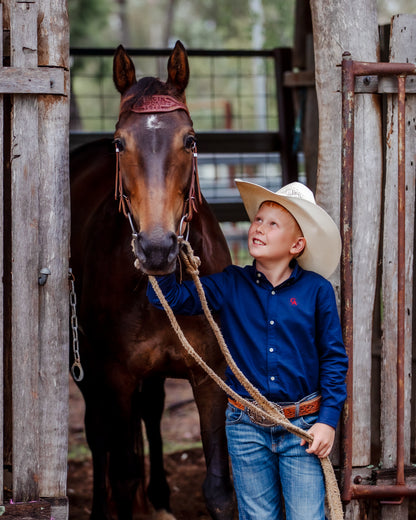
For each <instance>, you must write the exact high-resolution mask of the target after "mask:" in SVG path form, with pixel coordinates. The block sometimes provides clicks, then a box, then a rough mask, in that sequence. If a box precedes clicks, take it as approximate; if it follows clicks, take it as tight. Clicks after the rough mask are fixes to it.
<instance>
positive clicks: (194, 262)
mask: <svg viewBox="0 0 416 520" xmlns="http://www.w3.org/2000/svg"><path fill="white" fill-rule="evenodd" d="M181 246H183V247H181V249H180V255H181V259H182V260H183V262H184V264H185V266H186V270H187V271H188V273H189V274H190V275H191V277H192V279H193V281H194V283H195V286H196V289H197V291H198V296H199V298H200V300H201V305H202V308H203V311H204V314H205V316H206V318H207V320H208V322H209V324H210V326H211V328H212V330H213V332H214V335H215V337H216V339H217V342H218V344H219V346H220V349H221V352H222V353H223V355H224V357H225V359H226V361H227V363H228V365H229V367H230V368H231V370H232V371H233V373H234V374H235V376H236V377H237V379H238V380H239V381H240V383H241V384H242V385H243V387H244V388H245V389H246V390H247V392H248V393H249V394H250V395H251V397H252V398H253V399H254V400H255V401H256V403H257V404H258V405H259V406H257V405H256V404H255V403H253V402H251V401H248V400H247V399H244V398H242V397H241V396H240V395H239V394H237V393H236V392H235V391H234V390H232V389H231V388H230V387H229V386H228V385H227V384H226V383H225V382H224V381H223V380H222V379H221V377H220V376H219V375H218V374H217V373H216V372H214V370H212V368H211V367H209V366H208V365H207V364H206V362H205V361H204V360H203V359H202V358H201V357H200V356H199V354H198V353H197V352H195V350H194V348H193V347H192V345H191V344H190V343H189V342H188V340H187V339H186V337H185V335H184V333H183V331H182V329H181V327H180V326H179V324H178V322H177V320H176V317H175V315H174V314H173V311H172V309H171V308H170V306H169V304H168V302H167V301H166V298H165V297H164V295H163V293H162V291H161V289H160V287H159V285H158V283H157V281H156V279H155V278H154V277H153V276H149V281H150V283H151V285H152V287H153V290H154V291H155V293H156V295H157V297H158V298H159V300H160V302H161V304H162V306H163V308H164V310H165V312H166V314H167V316H168V318H169V321H170V323H171V325H172V327H173V329H174V331H175V333H176V334H177V336H178V338H179V340H180V341H181V343H182V345H183V347H184V348H185V350H186V352H187V353H188V354H189V355H190V356H191V357H192V358H193V359H194V360H195V361H196V362H197V363H198V365H200V366H201V368H203V370H205V372H206V373H207V374H208V375H209V376H210V377H211V378H212V379H213V380H214V381H215V382H216V383H217V385H218V386H219V387H220V388H222V390H224V392H225V393H226V394H228V395H229V396H230V397H232V398H233V399H235V400H237V401H239V402H240V403H242V404H243V405H244V406H246V407H247V408H248V409H249V410H251V411H253V412H254V413H261V414H262V415H263V416H264V417H266V418H267V419H269V420H270V421H272V422H273V423H275V424H276V425H279V426H283V427H284V428H286V430H287V431H289V432H291V433H293V434H294V435H297V436H298V437H300V438H301V439H304V440H305V441H307V442H308V443H310V442H312V440H313V437H312V436H311V435H310V434H309V433H307V432H305V431H304V430H302V429H301V428H298V427H297V426H294V425H293V424H292V423H291V422H290V421H289V420H288V419H286V417H285V416H284V414H283V413H281V412H280V411H279V410H278V409H277V408H276V407H275V406H274V405H273V403H271V402H270V401H268V400H267V399H266V398H265V397H264V396H263V395H262V394H261V393H260V392H259V390H258V389H257V388H256V387H255V386H253V385H252V384H251V383H250V382H249V381H248V380H247V378H246V377H245V376H244V374H243V373H242V372H241V370H240V369H239V368H238V366H237V365H236V363H235V361H234V360H233V358H232V357H231V354H230V351H229V350H228V347H227V345H226V343H225V340H224V337H223V335H222V333H221V330H220V328H219V326H218V324H217V322H216V321H215V320H214V318H213V316H212V314H211V311H210V309H209V307H208V303H207V300H206V297H205V293H204V289H203V287H202V284H201V281H200V279H199V270H198V268H199V266H200V263H201V261H200V259H199V258H198V257H197V256H195V255H194V252H193V250H192V247H191V245H190V244H189V242H188V241H186V240H183V239H181ZM135 266H136V267H137V268H139V265H138V262H137V260H136V262H135ZM259 407H260V408H259ZM319 460H320V462H321V466H322V470H323V474H324V479H325V489H326V500H327V505H328V510H329V514H330V518H331V520H343V518H344V513H343V509H342V504H341V497H340V493H339V488H338V484H337V480H336V477H335V473H334V469H333V467H332V464H331V461H330V460H329V458H328V457H325V458H322V459H319Z"/></svg>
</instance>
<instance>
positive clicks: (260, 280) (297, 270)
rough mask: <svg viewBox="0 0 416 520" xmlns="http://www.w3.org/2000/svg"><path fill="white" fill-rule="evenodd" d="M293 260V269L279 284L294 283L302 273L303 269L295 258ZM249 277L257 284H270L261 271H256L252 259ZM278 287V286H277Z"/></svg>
mask: <svg viewBox="0 0 416 520" xmlns="http://www.w3.org/2000/svg"><path fill="white" fill-rule="evenodd" d="M293 262H294V264H295V265H294V267H293V271H292V273H291V275H290V276H289V278H288V279H287V280H285V281H284V282H283V283H282V284H280V285H289V284H290V285H291V284H292V283H294V282H295V281H296V280H297V279H298V278H299V277H300V276H301V274H302V272H303V269H302V267H301V266H300V265H299V264H298V262H297V260H295V259H294V260H293ZM250 271H251V273H250V274H251V278H252V279H253V281H254V282H255V283H257V284H258V285H260V286H263V287H266V286H269V287H270V286H272V284H271V283H270V282H269V280H268V279H267V278H266V277H265V276H264V274H263V273H261V272H260V271H258V270H257V269H256V261H255V260H253V264H252V266H251V269H250ZM278 287H279V286H278Z"/></svg>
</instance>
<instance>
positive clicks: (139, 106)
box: [114, 95, 202, 239]
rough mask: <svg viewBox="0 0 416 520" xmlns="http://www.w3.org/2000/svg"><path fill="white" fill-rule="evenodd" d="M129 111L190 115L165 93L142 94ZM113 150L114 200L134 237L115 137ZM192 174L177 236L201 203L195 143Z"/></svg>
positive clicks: (181, 104)
mask: <svg viewBox="0 0 416 520" xmlns="http://www.w3.org/2000/svg"><path fill="white" fill-rule="evenodd" d="M123 108H124V107H123V104H122V107H121V111H120V112H123V111H125V110H123ZM128 110H130V111H131V112H136V113H138V114H155V113H161V112H173V111H174V110H184V111H185V112H186V113H187V114H188V116H189V117H190V114H189V110H188V107H187V106H186V105H185V103H182V102H180V101H178V100H177V99H175V98H174V97H173V96H167V95H154V96H144V97H142V98H140V99H139V100H138V101H136V103H134V104H133V105H132V106H131V107H129V108H128ZM114 145H115V151H116V179H115V193H114V198H115V200H117V199H118V200H119V207H118V208H119V211H120V212H123V214H124V216H125V217H127V218H128V220H129V223H130V227H131V230H132V235H133V238H134V239H136V238H137V236H138V232H137V230H136V228H135V226H134V220H133V217H132V208H131V203H130V199H129V198H128V196H127V195H125V194H124V190H123V179H122V175H121V169H120V157H119V156H120V148H119V143H118V141H117V139H115V140H114ZM191 151H192V154H193V157H192V174H191V175H192V176H191V182H190V186H189V192H188V197H187V198H186V199H185V202H184V207H183V212H182V217H181V220H180V224H179V229H178V233H177V234H178V237H180V238H182V237H183V234H184V232H185V230H186V227H188V234H189V225H188V226H186V224H189V223H190V222H191V220H192V217H193V215H194V213H197V212H198V206H199V205H201V204H202V194H201V187H200V184H199V175H198V152H197V147H196V143H194V145H193V146H192V149H191Z"/></svg>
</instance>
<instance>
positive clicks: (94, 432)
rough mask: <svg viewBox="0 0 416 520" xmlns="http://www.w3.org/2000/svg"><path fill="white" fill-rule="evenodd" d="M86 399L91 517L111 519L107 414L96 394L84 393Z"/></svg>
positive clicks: (93, 519)
mask: <svg viewBox="0 0 416 520" xmlns="http://www.w3.org/2000/svg"><path fill="white" fill-rule="evenodd" d="M94 393H95V392H94ZM101 397H102V396H101ZM84 399H85V433H86V437H87V442H88V445H89V447H90V450H91V454H92V465H93V498H92V510H91V516H90V518H91V520H111V518H112V517H111V514H110V511H109V508H108V505H109V503H108V493H107V480H106V475H107V470H108V462H107V453H108V450H109V439H108V436H107V433H108V425H107V424H106V419H105V418H106V415H105V413H104V410H102V404H103V401H101V400H99V399H97V397H96V396H95V398H94V395H93V394H91V393H90V392H88V393H85V394H84Z"/></svg>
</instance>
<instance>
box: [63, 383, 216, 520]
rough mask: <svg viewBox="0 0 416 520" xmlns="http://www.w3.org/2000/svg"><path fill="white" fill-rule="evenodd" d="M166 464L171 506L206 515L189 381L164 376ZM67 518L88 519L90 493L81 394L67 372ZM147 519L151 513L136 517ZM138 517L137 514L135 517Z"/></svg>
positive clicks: (186, 516)
mask: <svg viewBox="0 0 416 520" xmlns="http://www.w3.org/2000/svg"><path fill="white" fill-rule="evenodd" d="M162 431H163V439H164V443H165V467H166V471H167V475H168V481H169V484H170V489H171V506H172V510H173V513H174V515H175V517H176V519H177V520H209V519H210V517H209V516H208V513H207V511H206V508H205V504H204V501H203V497H202V491H201V488H202V481H203V479H204V474H205V462H204V458H203V454H202V448H201V438H200V433H199V420H198V412H197V409H196V406H195V403H194V402H193V400H192V391H191V387H190V385H189V383H188V382H187V381H182V380H173V379H169V380H167V382H166V408H165V414H164V417H163V420H162ZM68 497H69V520H89V516H90V513H91V499H92V465H91V454H90V451H89V449H88V446H87V443H86V440H85V434H84V402H83V398H82V396H81V394H80V392H79V390H78V388H77V387H76V385H75V384H74V382H73V381H72V378H70V417H69V461H68ZM145 519H149V520H150V519H151V514H149V515H146V516H141V517H140V520H145ZM138 520H139V519H138Z"/></svg>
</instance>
